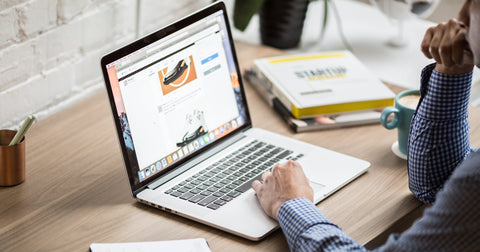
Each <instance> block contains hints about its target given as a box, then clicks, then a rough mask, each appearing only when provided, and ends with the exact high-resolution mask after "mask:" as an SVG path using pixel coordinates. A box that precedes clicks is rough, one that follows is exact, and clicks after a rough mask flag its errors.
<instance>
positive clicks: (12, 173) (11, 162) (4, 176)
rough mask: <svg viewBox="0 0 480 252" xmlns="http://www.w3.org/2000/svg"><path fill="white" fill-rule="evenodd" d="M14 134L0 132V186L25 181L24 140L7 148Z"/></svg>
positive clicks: (6, 131) (4, 131) (11, 131)
mask: <svg viewBox="0 0 480 252" xmlns="http://www.w3.org/2000/svg"><path fill="white" fill-rule="evenodd" d="M16 133H17V132H16V131H14V130H0V186H14V185H18V184H20V183H22V182H23V181H24V180H25V138H23V139H22V141H21V142H20V143H19V144H16V145H13V146H8V144H10V141H11V140H12V139H13V137H14V136H15V134H16Z"/></svg>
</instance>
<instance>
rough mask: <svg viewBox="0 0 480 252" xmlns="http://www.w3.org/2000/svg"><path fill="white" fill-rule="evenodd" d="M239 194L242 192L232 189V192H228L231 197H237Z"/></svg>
mask: <svg viewBox="0 0 480 252" xmlns="http://www.w3.org/2000/svg"><path fill="white" fill-rule="evenodd" d="M238 195H240V193H239V192H237V191H231V192H229V193H228V194H227V196H230V197H232V198H235V197H237V196H238Z"/></svg>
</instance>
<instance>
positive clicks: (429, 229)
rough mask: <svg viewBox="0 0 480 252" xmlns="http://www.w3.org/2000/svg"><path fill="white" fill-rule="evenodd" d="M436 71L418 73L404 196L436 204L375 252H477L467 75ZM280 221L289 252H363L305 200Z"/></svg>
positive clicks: (479, 178)
mask: <svg viewBox="0 0 480 252" xmlns="http://www.w3.org/2000/svg"><path fill="white" fill-rule="evenodd" d="M434 67H435V65H429V66H427V67H426V68H425V69H424V71H423V72H422V86H421V95H422V99H421V102H420V104H419V107H418V108H417V113H416V115H415V116H414V119H413V121H412V128H411V133H410V143H409V160H408V169H409V184H410V189H411V190H412V192H413V193H414V194H415V195H416V196H417V197H418V198H419V199H420V200H422V201H424V202H427V203H433V202H434V204H433V206H432V207H430V208H428V209H427V210H425V212H424V214H423V216H422V218H420V219H419V220H418V221H416V222H415V223H414V224H413V225H412V227H411V228H410V229H408V230H407V231H405V232H404V233H402V234H392V235H390V237H389V239H388V241H387V243H386V244H385V245H383V246H382V247H380V248H378V249H377V250H378V251H479V250H480V151H478V150H471V149H470V144H469V138H468V129H469V125H468V121H467V116H468V101H469V95H470V87H471V79H472V75H471V74H465V75H458V76H448V75H443V74H440V73H437V72H435V71H433V68H434ZM465 157H467V158H465ZM453 171H455V172H453ZM435 198H436V200H435ZM278 220H279V223H280V227H281V228H282V230H283V232H284V234H285V237H286V238H287V242H288V244H289V247H290V249H291V250H292V251H366V249H365V248H364V247H363V246H361V245H360V244H358V243H357V242H356V241H354V240H353V239H352V238H350V237H349V236H348V235H346V234H345V233H344V232H343V231H342V230H341V229H340V228H339V227H338V226H336V225H335V224H333V223H332V222H331V221H329V220H328V219H327V217H326V216H325V215H324V214H323V213H322V212H320V211H319V210H318V208H317V207H316V206H315V205H314V204H312V203H311V202H310V201H308V200H307V199H303V198H301V199H294V200H290V201H287V202H285V203H284V204H283V205H282V207H281V208H280V211H279V213H278Z"/></svg>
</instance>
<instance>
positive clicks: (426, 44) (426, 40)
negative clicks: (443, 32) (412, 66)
mask: <svg viewBox="0 0 480 252" xmlns="http://www.w3.org/2000/svg"><path fill="white" fill-rule="evenodd" d="M433 33H434V28H433V27H430V28H428V30H427V31H426V32H425V36H424V37H423V40H422V44H421V49H422V52H423V54H424V55H425V57H427V58H429V59H431V58H433V56H432V54H431V53H430V42H431V41H432V37H433Z"/></svg>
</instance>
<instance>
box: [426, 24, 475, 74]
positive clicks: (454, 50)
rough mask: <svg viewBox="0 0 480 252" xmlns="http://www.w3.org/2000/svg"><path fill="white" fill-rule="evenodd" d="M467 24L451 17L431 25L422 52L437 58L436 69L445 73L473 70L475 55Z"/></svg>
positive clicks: (430, 57)
mask: <svg viewBox="0 0 480 252" xmlns="http://www.w3.org/2000/svg"><path fill="white" fill-rule="evenodd" d="M466 34H467V30H466V28H465V26H464V25H463V24H462V23H461V22H459V21H457V20H455V19H450V20H449V21H448V22H447V23H440V24H438V25H437V26H434V27H430V28H429V29H428V30H427V32H426V33H425V36H424V37H423V41H422V46H421V47H422V52H423V54H425V56H426V57H427V58H429V59H435V61H436V62H437V65H436V67H435V70H436V71H437V72H440V73H444V74H464V73H469V72H471V71H473V55H472V52H471V51H470V47H469V45H468V41H467V37H466Z"/></svg>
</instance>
